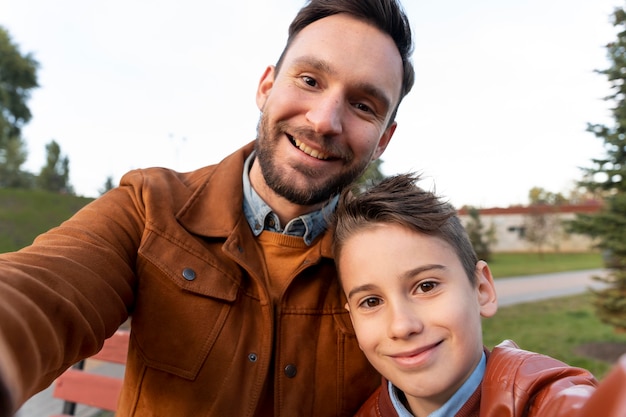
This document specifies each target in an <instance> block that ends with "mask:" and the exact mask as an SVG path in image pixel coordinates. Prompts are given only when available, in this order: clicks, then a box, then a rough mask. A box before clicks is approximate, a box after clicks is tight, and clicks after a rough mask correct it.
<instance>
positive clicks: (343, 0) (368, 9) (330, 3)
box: [276, 0, 415, 123]
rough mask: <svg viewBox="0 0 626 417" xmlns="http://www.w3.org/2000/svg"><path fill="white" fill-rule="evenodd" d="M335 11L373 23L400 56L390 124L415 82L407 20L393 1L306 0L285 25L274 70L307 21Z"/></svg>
mask: <svg viewBox="0 0 626 417" xmlns="http://www.w3.org/2000/svg"><path fill="white" fill-rule="evenodd" d="M339 13H345V14H348V15H350V16H353V17H355V18H357V19H360V20H363V21H365V22H368V23H370V24H372V25H374V26H375V27H376V28H378V29H380V30H381V31H382V32H384V33H386V34H388V35H389V36H390V37H391V38H392V39H393V41H394V43H395V44H396V47H397V48H398V52H399V53H400V57H401V58H402V70H403V74H404V75H403V77H402V88H401V90H400V99H399V100H398V105H397V106H396V108H395V109H394V110H393V113H392V115H391V118H390V123H391V122H393V121H394V120H395V118H396V113H397V111H398V106H399V105H400V102H401V101H402V99H403V98H404V97H405V96H406V95H407V94H408V93H409V91H411V88H413V83H414V82H415V70H414V68H413V63H412V62H411V55H412V53H413V38H412V35H411V26H410V24H409V19H408V17H407V16H406V13H405V12H404V9H403V8H402V5H401V4H400V3H399V2H398V1H397V0H309V2H308V3H307V4H306V5H305V6H304V7H302V9H300V11H299V12H298V14H297V15H296V17H295V18H294V20H293V21H292V22H291V25H290V26H289V37H288V38H287V45H285V48H284V49H283V52H282V53H281V55H280V58H279V59H278V62H277V63H276V72H279V71H280V66H281V64H282V61H283V58H284V56H285V54H286V53H287V50H288V49H289V47H290V46H291V43H292V42H293V40H294V39H295V37H296V36H297V35H298V33H300V31H302V29H304V28H305V27H307V26H308V25H310V24H311V23H313V22H315V21H317V20H320V19H323V18H325V17H328V16H332V15H335V14H339Z"/></svg>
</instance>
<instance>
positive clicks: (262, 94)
mask: <svg viewBox="0 0 626 417" xmlns="http://www.w3.org/2000/svg"><path fill="white" fill-rule="evenodd" d="M275 73H276V68H275V67H274V66H273V65H270V66H268V67H267V68H265V72H263V75H262V76H261V79H260V80H259V86H258V87H257V89H256V105H257V107H258V108H259V110H261V111H263V107H265V102H266V101H267V97H268V96H269V95H270V92H271V91H272V87H274V75H275Z"/></svg>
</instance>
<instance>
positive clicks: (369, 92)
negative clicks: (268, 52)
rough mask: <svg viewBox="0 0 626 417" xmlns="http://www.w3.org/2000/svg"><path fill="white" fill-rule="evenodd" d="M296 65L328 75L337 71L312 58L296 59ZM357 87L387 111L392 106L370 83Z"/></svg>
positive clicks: (384, 95) (322, 61)
mask: <svg viewBox="0 0 626 417" xmlns="http://www.w3.org/2000/svg"><path fill="white" fill-rule="evenodd" d="M294 63H295V64H296V65H308V66H311V67H313V68H315V69H316V70H318V71H321V72H325V73H326V74H330V75H333V74H335V70H334V69H333V68H332V67H331V66H330V64H329V63H328V62H327V61H325V60H323V59H319V58H315V57H312V56H301V57H298V58H296V59H294ZM355 87H356V89H357V90H360V91H364V92H365V94H367V95H369V96H372V97H374V99H375V100H377V101H379V102H380V103H381V104H382V105H383V106H384V108H385V111H387V110H388V109H389V107H390V106H391V99H390V98H389V97H387V95H386V94H385V93H384V92H383V91H382V90H381V89H380V88H378V87H377V86H375V85H373V84H370V83H359V84H357V85H356V86H355Z"/></svg>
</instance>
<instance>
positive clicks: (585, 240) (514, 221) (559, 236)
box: [459, 202, 602, 253]
mask: <svg viewBox="0 0 626 417" xmlns="http://www.w3.org/2000/svg"><path fill="white" fill-rule="evenodd" d="M601 207H602V206H601V203H599V202H591V203H586V204H563V205H557V206H553V205H533V206H513V207H508V208H497V207H496V208H486V209H478V212H479V216H480V221H481V223H482V224H483V226H484V230H488V229H489V228H490V227H493V228H494V230H495V237H496V240H497V241H496V243H495V244H493V245H491V251H492V252H493V253H497V252H530V251H537V250H538V247H537V245H536V244H533V243H531V242H530V241H529V240H528V238H527V234H528V232H529V229H530V228H533V227H535V228H536V227H539V226H538V225H545V226H543V231H542V232H544V233H545V235H546V243H545V244H544V245H542V246H541V250H542V251H543V252H588V251H589V250H591V249H593V242H592V240H591V239H590V238H589V237H588V236H584V235H578V234H568V233H567V232H565V230H564V228H563V221H567V220H573V219H574V218H575V217H576V214H577V213H587V214H591V213H596V212H598V211H599V210H600V209H601ZM459 217H460V219H461V222H462V223H463V224H464V225H466V224H467V223H468V221H470V216H469V214H468V210H467V209H466V208H462V209H460V210H459Z"/></svg>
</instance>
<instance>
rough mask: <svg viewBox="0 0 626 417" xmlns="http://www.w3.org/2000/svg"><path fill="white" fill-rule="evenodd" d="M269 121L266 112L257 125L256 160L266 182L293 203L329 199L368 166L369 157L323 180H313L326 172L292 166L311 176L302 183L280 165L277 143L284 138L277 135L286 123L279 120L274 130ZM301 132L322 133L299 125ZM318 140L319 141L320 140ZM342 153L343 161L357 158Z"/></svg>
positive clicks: (312, 203) (307, 203)
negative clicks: (291, 176)
mask: <svg viewBox="0 0 626 417" xmlns="http://www.w3.org/2000/svg"><path fill="white" fill-rule="evenodd" d="M269 124H270V123H269V121H268V119H267V116H266V115H265V113H263V114H262V115H261V118H260V120H259V124H258V127H257V136H258V138H257V141H256V144H255V149H256V162H258V163H259V165H260V167H261V173H262V174H263V178H264V179H265V183H266V184H267V186H268V187H269V188H270V189H271V190H272V191H274V192H275V193H276V194H278V195H280V196H281V197H283V198H285V199H287V200H288V201H290V202H291V203H294V204H298V205H301V206H311V205H315V204H319V203H322V202H324V201H327V200H329V199H330V198H331V197H332V196H334V195H335V194H338V193H340V192H341V191H342V190H343V189H344V188H346V187H348V186H349V185H350V184H352V183H353V182H354V181H355V180H356V179H357V178H358V177H359V176H360V175H361V174H362V173H363V172H364V171H365V169H366V168H367V165H368V163H369V160H365V161H363V162H361V163H359V164H358V165H356V166H353V167H352V168H350V169H348V170H346V171H344V172H342V173H340V174H338V175H336V176H333V177H330V178H328V179H326V180H324V181H323V182H318V181H314V180H315V179H316V178H317V177H318V176H319V175H320V174H321V175H323V174H324V172H320V171H319V170H310V169H308V168H307V167H304V166H297V167H292V168H293V169H296V170H297V171H299V172H300V173H301V174H303V175H304V176H306V177H307V178H309V179H311V181H309V182H307V184H306V185H305V186H303V187H299V186H298V185H297V184H296V181H294V180H293V179H292V178H290V177H289V174H287V173H286V171H285V170H284V169H283V167H282V166H281V165H280V162H279V161H277V160H276V147H277V144H278V141H279V140H281V139H278V137H279V136H282V135H283V134H284V131H283V129H282V126H285V124H284V123H277V124H276V125H275V127H274V129H273V130H270V126H269ZM298 134H299V135H302V136H309V137H316V136H317V137H319V135H317V134H315V133H314V132H311V131H310V130H309V129H304V128H300V129H298ZM327 140H332V139H327ZM317 142H318V143H320V141H319V140H318V141H317ZM321 143H324V141H323V140H322V141H321ZM294 146H295V145H294ZM341 155H342V160H343V161H348V162H350V161H353V159H354V157H353V155H352V153H350V154H349V155H345V152H343V153H341Z"/></svg>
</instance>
